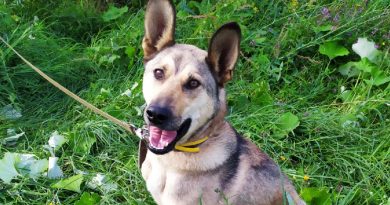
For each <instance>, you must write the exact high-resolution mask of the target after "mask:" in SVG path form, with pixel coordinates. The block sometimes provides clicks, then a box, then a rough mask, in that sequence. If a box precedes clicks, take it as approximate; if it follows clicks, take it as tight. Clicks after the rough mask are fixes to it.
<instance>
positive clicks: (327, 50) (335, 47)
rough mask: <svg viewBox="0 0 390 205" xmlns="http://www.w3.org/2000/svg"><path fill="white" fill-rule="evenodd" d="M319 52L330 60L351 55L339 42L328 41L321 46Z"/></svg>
mask: <svg viewBox="0 0 390 205" xmlns="http://www.w3.org/2000/svg"><path fill="white" fill-rule="evenodd" d="M319 51H320V53H321V54H324V55H326V56H328V57H329V59H330V60H332V59H333V58H336V57H337V56H345V55H348V54H349V51H348V49H346V48H345V47H344V46H342V45H340V44H339V43H338V42H337V41H328V42H325V43H324V44H322V45H320V48H319Z"/></svg>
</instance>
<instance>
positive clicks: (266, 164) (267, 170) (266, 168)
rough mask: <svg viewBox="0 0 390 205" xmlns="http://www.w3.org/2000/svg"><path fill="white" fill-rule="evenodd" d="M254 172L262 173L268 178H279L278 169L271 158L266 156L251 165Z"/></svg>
mask: <svg viewBox="0 0 390 205" xmlns="http://www.w3.org/2000/svg"><path fill="white" fill-rule="evenodd" d="M251 168H252V169H254V170H255V171H256V173H259V174H263V175H265V176H266V177H268V178H271V177H272V178H280V174H281V173H280V169H279V167H278V166H277V165H276V164H275V162H273V161H272V160H271V159H269V158H267V159H265V160H264V161H262V162H261V163H260V164H258V165H252V167H251Z"/></svg>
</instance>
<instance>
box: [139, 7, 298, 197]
mask: <svg viewBox="0 0 390 205" xmlns="http://www.w3.org/2000/svg"><path fill="white" fill-rule="evenodd" d="M175 19H176V14H175V9H174V7H173V5H172V2H171V1H170V0H150V1H149V2H148V5H147V10H146V14H145V36H144V39H143V42H142V47H143V49H144V60H145V72H144V77H143V95H144V98H145V101H146V103H147V107H146V109H145V121H146V124H147V125H148V127H149V137H148V138H147V140H146V141H143V142H141V143H140V166H141V170H142V176H143V177H144V179H145V181H146V184H147V189H148V190H149V192H150V193H151V194H152V196H153V198H154V200H155V201H156V202H157V204H160V205H196V204H206V205H216V204H236V205H241V204H256V205H262V204H264V205H266V204H267V205H268V204H283V203H285V204H287V203H288V201H293V202H294V203H295V204H297V205H302V204H305V203H304V202H303V201H302V200H301V199H300V198H299V196H298V194H297V193H296V191H295V189H294V187H293V185H292V184H291V183H290V181H289V180H288V179H287V177H286V176H285V175H284V174H282V173H281V171H280V168H279V167H278V166H277V165H276V164H275V162H273V161H272V159H270V158H269V157H268V156H267V155H266V154H265V153H264V152H262V151H260V150H259V149H258V148H257V147H256V146H255V145H254V144H253V143H252V142H250V141H249V140H247V139H244V138H243V137H242V136H240V135H239V134H238V133H237V132H236V131H235V129H234V128H233V127H232V126H231V125H230V124H229V123H228V122H226V121H225V119H224V117H225V114H226V100H225V89H224V86H225V84H226V83H227V82H228V81H229V80H231V78H232V74H233V69H234V66H235V63H236V61H237V58H238V55H239V49H240V37H241V31H240V27H239V26H238V24H237V23H227V24H225V25H223V26H222V27H221V28H219V29H218V30H217V31H216V32H215V34H214V35H213V37H212V39H211V41H210V44H209V48H208V51H204V50H201V49H199V48H197V47H195V46H192V45H187V44H176V43H175V39H174V34H175Z"/></svg>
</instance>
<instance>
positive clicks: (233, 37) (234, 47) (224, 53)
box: [206, 22, 241, 87]
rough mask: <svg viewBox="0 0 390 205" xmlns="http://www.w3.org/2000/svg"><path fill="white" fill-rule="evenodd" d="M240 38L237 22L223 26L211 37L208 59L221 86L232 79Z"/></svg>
mask: <svg viewBox="0 0 390 205" xmlns="http://www.w3.org/2000/svg"><path fill="white" fill-rule="evenodd" d="M240 40H241V29H240V26H239V25H238V24H237V23H235V22H231V23H227V24H225V25H223V26H221V28H219V29H218V30H217V31H216V32H215V34H214V35H213V37H212V38H211V41H210V44H209V49H208V56H207V59H206V61H207V62H208V64H209V66H210V69H211V71H212V73H213V74H214V76H215V78H216V80H217V82H218V85H219V86H221V87H223V86H224V85H225V83H226V82H227V81H229V80H231V79H232V76H233V69H234V66H235V64H236V62H237V58H238V55H239V52H240Z"/></svg>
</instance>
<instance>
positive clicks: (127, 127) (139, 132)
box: [0, 37, 145, 139]
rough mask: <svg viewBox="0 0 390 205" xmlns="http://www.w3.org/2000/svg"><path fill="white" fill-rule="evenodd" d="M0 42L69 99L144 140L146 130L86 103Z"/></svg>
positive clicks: (10, 47) (0, 38)
mask: <svg viewBox="0 0 390 205" xmlns="http://www.w3.org/2000/svg"><path fill="white" fill-rule="evenodd" d="M0 40H1V41H2V42H3V43H4V44H5V45H6V46H7V47H8V48H9V49H11V50H12V51H13V52H14V53H15V54H16V55H17V56H19V58H20V59H22V60H23V61H24V63H26V64H27V65H28V66H30V68H32V69H33V70H34V71H35V72H37V73H38V74H39V75H40V76H42V77H43V78H44V79H45V80H47V81H49V83H51V84H52V85H54V86H55V87H56V88H58V89H59V90H61V91H62V92H64V93H65V94H66V95H68V96H69V97H71V98H73V99H74V100H76V101H77V102H79V103H80V104H82V105H84V106H85V107H86V108H88V109H90V110H92V111H93V112H94V113H96V114H98V115H100V116H102V117H104V118H106V119H107V120H109V121H111V122H113V123H115V124H117V125H119V126H120V127H122V128H123V129H125V130H127V131H129V132H130V133H132V134H134V135H136V136H138V137H139V138H140V139H143V138H144V135H145V130H144V129H141V128H137V127H136V126H135V125H133V124H128V123H126V122H123V121H121V120H119V119H118V118H115V117H114V116H112V115H110V114H108V113H106V112H103V111H102V110H100V109H99V108H97V107H95V106H94V105H92V104H91V103H89V102H87V101H85V100H84V99H82V98H80V97H79V96H77V95H76V94H74V93H73V92H72V91H70V90H68V89H67V88H65V87H64V86H62V85H61V84H59V83H58V82H57V81H55V80H53V79H52V78H50V77H49V76H48V75H46V74H45V73H44V72H42V71H41V70H40V69H39V68H37V67H36V66H34V65H33V64H32V63H30V61H28V60H26V59H25V58H24V57H23V56H22V55H20V54H19V53H18V52H17V51H16V50H15V49H14V48H13V47H12V46H11V45H9V44H8V43H7V42H6V41H5V40H4V39H3V38H2V37H0Z"/></svg>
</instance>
